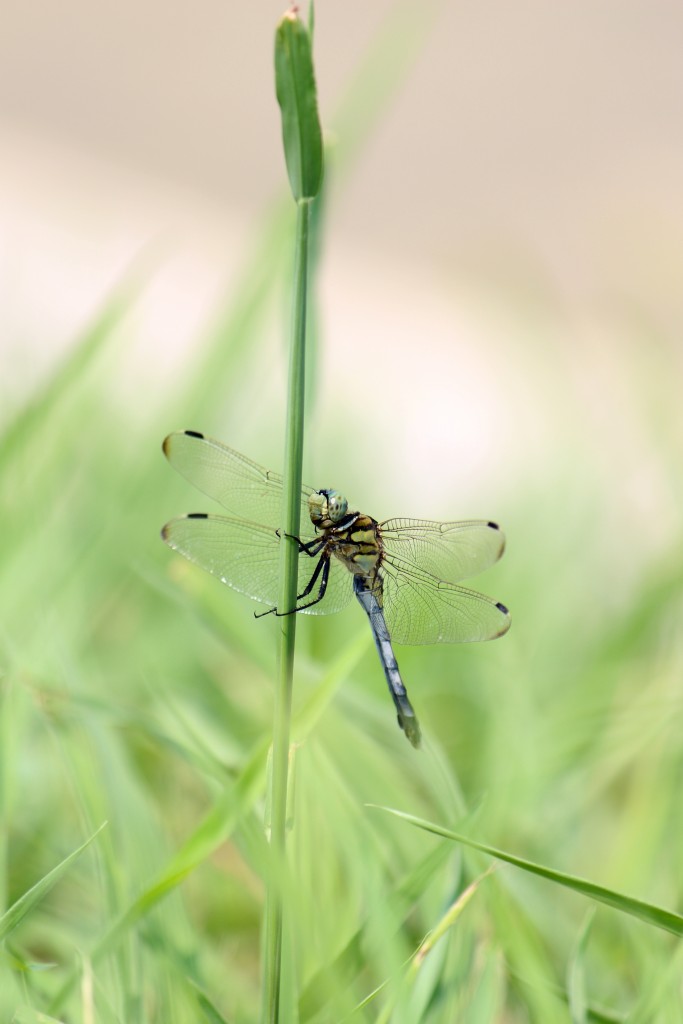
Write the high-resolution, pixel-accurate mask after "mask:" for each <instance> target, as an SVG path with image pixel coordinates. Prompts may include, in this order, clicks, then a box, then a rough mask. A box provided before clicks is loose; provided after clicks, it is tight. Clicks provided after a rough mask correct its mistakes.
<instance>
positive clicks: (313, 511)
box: [308, 491, 349, 528]
mask: <svg viewBox="0 0 683 1024" xmlns="http://www.w3.org/2000/svg"><path fill="white" fill-rule="evenodd" d="M348 508H349V503H348V501H347V500H346V498H345V497H344V495H343V494H339V492H338V491H314V492H313V494H311V496H310V498H309V499H308V512H309V515H310V517H311V522H312V523H313V524H314V525H315V526H321V527H323V528H325V527H326V526H332V525H333V524H334V523H338V522H339V521H340V520H341V519H343V518H344V516H345V515H346V513H347V511H348Z"/></svg>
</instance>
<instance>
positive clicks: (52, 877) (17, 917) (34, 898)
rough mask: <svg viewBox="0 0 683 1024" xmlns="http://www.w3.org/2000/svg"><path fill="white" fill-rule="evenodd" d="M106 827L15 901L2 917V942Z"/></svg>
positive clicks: (103, 825)
mask: <svg viewBox="0 0 683 1024" xmlns="http://www.w3.org/2000/svg"><path fill="white" fill-rule="evenodd" d="M105 825H106V822H104V824H102V825H100V827H99V828H98V829H97V830H96V831H95V832H93V834H92V835H91V836H90V838H89V839H86V841H85V842H84V843H83V844H82V845H81V846H79V847H78V848H77V849H76V850H74V851H73V852H72V853H70V854H69V855H68V857H65V858H64V860H62V861H60V863H59V864H57V865H56V866H55V867H54V868H53V869H52V871H48V873H47V874H46V875H43V877H42V878H41V879H40V881H38V882H36V884H35V885H33V886H31V888H30V889H29V890H28V891H27V892H25V893H24V894H23V896H20V897H19V899H18V900H15V902H14V903H13V904H12V906H11V907H9V908H8V909H7V910H6V911H5V913H4V914H3V915H2V917H0V942H1V941H2V940H3V939H6V938H7V936H8V935H9V934H10V933H11V932H12V931H13V930H14V929H15V928H16V927H17V926H18V925H19V923H20V922H21V921H23V919H24V918H25V917H26V915H27V914H28V913H29V912H30V911H31V910H33V909H34V907H36V906H37V904H38V903H40V901H41V900H43V899H44V898H45V897H46V896H47V894H48V893H49V892H50V890H51V889H52V888H53V887H54V886H55V885H56V884H57V882H58V881H59V880H60V878H62V876H63V875H64V874H65V872H66V871H68V870H69V868H70V867H71V865H72V864H73V863H74V861H76V860H78V858H79V857H80V856H81V854H82V853H84V852H85V850H87V849H88V847H89V846H90V844H91V843H92V842H93V840H94V839H96V838H97V836H98V835H99V834H100V832H101V831H102V829H103V828H104V827H105Z"/></svg>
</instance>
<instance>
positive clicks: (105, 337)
mask: <svg viewBox="0 0 683 1024" xmlns="http://www.w3.org/2000/svg"><path fill="white" fill-rule="evenodd" d="M148 262H149V254H148V253H147V252H145V253H143V255H142V256H141V257H138V259H137V260H135V262H134V263H133V266H132V267H131V268H130V269H129V270H128V272H127V274H126V275H125V277H124V278H123V280H122V281H120V282H119V283H118V284H117V285H116V287H115V288H114V289H113V291H112V292H111V294H110V295H109V297H108V298H107V299H106V300H105V302H104V304H103V305H102V307H101V309H100V310H99V312H98V313H97V314H96V316H95V317H94V319H93V320H92V322H91V323H90V324H89V326H88V327H86V329H85V330H84V331H83V334H82V335H81V337H80V339H79V340H78V341H76V343H75V344H74V346H73V347H72V348H71V349H70V350H69V352H68V354H67V355H66V357H65V358H64V360H63V362H62V363H61V365H60V366H58V367H57V368H56V369H55V370H53V372H52V375H51V376H50V377H49V379H48V380H47V382H46V383H45V384H44V385H43V387H42V389H40V388H39V389H38V390H37V392H36V393H35V394H34V395H33V397H32V398H31V399H30V401H29V402H28V403H27V404H26V405H25V406H24V408H23V409H22V410H21V411H20V412H19V413H18V414H17V415H16V416H15V418H14V420H12V422H10V423H9V424H8V425H7V427H6V428H5V430H4V432H3V434H2V437H0V465H2V463H3V462H5V461H6V459H7V458H8V456H9V455H10V454H12V455H14V453H15V452H16V450H17V446H18V445H19V444H21V442H22V441H24V440H25V438H26V437H27V436H28V435H30V433H31V431H32V430H33V429H34V428H35V427H37V426H39V425H40V424H41V423H43V422H45V420H47V418H48V417H49V416H50V414H51V413H52V411H53V409H54V407H55V406H56V405H57V404H58V403H59V402H60V400H61V399H62V398H63V397H64V396H65V395H67V394H70V393H71V389H72V388H73V387H74V385H75V383H76V382H77V381H78V379H79V378H80V377H81V376H82V375H83V374H84V373H85V371H86V370H87V368H88V367H89V366H90V364H91V363H92V362H93V361H94V359H95V358H96V356H97V355H99V353H100V352H101V351H102V350H103V349H104V348H105V346H106V344H107V342H108V341H110V339H111V337H112V335H113V333H114V331H115V329H116V328H117V327H118V326H119V324H120V323H121V321H122V320H123V319H124V317H125V316H126V315H127V314H128V313H129V311H130V309H131V308H132V306H133V304H134V302H135V300H136V299H137V298H138V296H139V295H140V293H141V292H142V290H143V287H144V286H145V285H146V284H147V281H148V278H149V271H148V270H147V269H146V264H147V263H148ZM141 264H142V266H141Z"/></svg>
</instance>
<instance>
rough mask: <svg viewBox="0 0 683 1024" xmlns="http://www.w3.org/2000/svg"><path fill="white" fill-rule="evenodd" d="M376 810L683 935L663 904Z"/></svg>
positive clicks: (680, 921)
mask: <svg viewBox="0 0 683 1024" xmlns="http://www.w3.org/2000/svg"><path fill="white" fill-rule="evenodd" d="M378 809H379V810H383V811H387V812H388V813H389V814H393V815H395V816H396V817H397V818H403V819H404V820H405V821H408V822H410V823H411V825H416V826H417V827H418V828H421V829H424V830H425V832H432V833H434V835H437V836H442V837H443V838H444V839H450V840H452V841H453V842H455V843H462V844H463V845H464V846H469V847H471V848H472V849H473V850H479V851H480V852H481V853H487V854H488V855H489V856H490V857H495V858H496V860H502V861H506V862H507V863H508V864H514V866H515V867H518V868H521V869H522V871H527V872H529V873H530V874H532V875H538V877H539V878H545V879H547V881H549V882H554V883H555V884H556V885H562V886H564V888H566V889H571V890H573V891H574V892H578V893H580V894H581V895H582V896H587V897H588V898H589V899H592V900H595V901H596V902H598V903H604V904H606V905H607V906H608V907H612V908H613V909H615V910H619V911H620V912H621V913H623V914H629V915H630V916H631V917H635V918H637V919H638V920H640V921H644V922H645V924H649V925H652V926H653V927H655V928H661V929H662V930H663V931H667V932H671V934H672V935H676V936H677V937H678V938H681V937H683V916H681V915H680V914H676V913H674V912H673V911H672V910H666V909H665V908H664V907H658V906H656V905H655V904H654V903H646V902H645V901H644V900H639V899H636V898H635V897H633V896H627V895H626V894H625V893H621V892H618V891H617V890H616V889H608V888H607V887H606V886H603V885H598V884H597V883H596V882H591V881H590V880H589V879H587V878H579V877H577V876H576V875H568V874H565V873H564V872H563V871H556V870H555V869H554V868H549V867H546V866H545V865H543V864H535V863H534V862H533V861H530V860H525V859H524V858H523V857H517V856H515V854H512V853H508V852H507V851H505V850H499V849H497V848H496V847H495V846H489V845H488V844H487V843H481V842H478V841H477V840H476V839H470V838H469V836H464V835H461V834H460V833H458V832H452V831H451V830H450V829H447V828H444V827H443V826H441V825H436V824H434V822H431V821H425V820H424V819H423V818H417V817H415V816H414V815H412V814H406V813H405V812H404V811H398V810H396V809H395V808H392V807H380V808H378Z"/></svg>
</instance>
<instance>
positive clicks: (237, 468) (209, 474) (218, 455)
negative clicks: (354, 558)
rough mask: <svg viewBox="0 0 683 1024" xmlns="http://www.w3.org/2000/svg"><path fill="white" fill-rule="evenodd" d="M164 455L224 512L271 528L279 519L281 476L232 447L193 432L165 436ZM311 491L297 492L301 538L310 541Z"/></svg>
mask: <svg viewBox="0 0 683 1024" xmlns="http://www.w3.org/2000/svg"><path fill="white" fill-rule="evenodd" d="M163 449H164V454H165V455H166V457H167V459H168V461H169V462H170V463H171V465H172V466H173V468H174V469H175V470H177V472H178V473H180V474H181V476H184V477H185V479H186V480H189V482H190V483H191V484H192V485H193V486H194V487H196V488H197V489H198V490H200V491H203V492H204V494H206V495H208V496H209V498H213V500H214V501H217V502H218V503H219V504H220V505H222V506H223V508H226V509H227V510H228V512H231V513H232V514H233V515H236V516H244V518H245V519H248V520H253V521H254V522H257V523H263V524H265V525H269V524H272V525H273V526H274V527H275V526H277V525H278V524H279V523H280V522H281V516H282V476H281V475H280V474H279V473H273V472H271V471H270V470H267V469H264V468H263V466H259V465H258V463H256V462H252V461H251V459H247V458H245V456H244V455H241V454H240V453H239V452H236V451H235V450H234V449H233V448H229V447H228V446H227V445H225V444H222V443H221V442H220V441H215V440H214V439H213V438H211V437H206V436H205V435H204V434H200V433H199V432H198V431H194V430H179V431H176V432H175V433H173V434H169V435H168V437H167V438H166V440H165V441H164V444H163ZM311 493H312V488H310V487H304V488H303V489H302V492H301V537H302V539H303V540H310V539H311V538H312V537H313V536H314V530H313V527H312V524H311V520H310V516H309V514H308V497H309V495H310V494H311Z"/></svg>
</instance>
